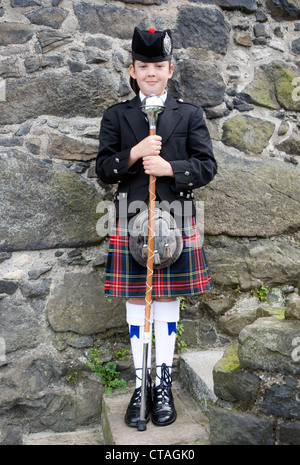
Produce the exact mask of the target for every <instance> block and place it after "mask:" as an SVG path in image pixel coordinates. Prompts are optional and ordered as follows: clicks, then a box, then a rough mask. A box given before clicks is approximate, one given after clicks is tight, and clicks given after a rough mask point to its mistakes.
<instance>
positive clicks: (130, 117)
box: [125, 96, 182, 145]
mask: <svg viewBox="0 0 300 465" xmlns="http://www.w3.org/2000/svg"><path fill="white" fill-rule="evenodd" d="M177 110H178V103H177V102H176V100H175V99H173V98H171V97H168V98H167V100H166V102H165V109H164V111H163V112H162V113H160V114H159V116H158V122H157V128H156V129H157V134H159V135H160V136H161V137H162V141H163V145H164V144H165V143H166V142H167V140H168V139H169V137H170V136H171V134H172V132H173V131H174V129H175V128H176V126H177V124H178V123H179V121H180V120H181V118H182V114H181V113H180V112H179V111H177ZM125 117H126V119H127V121H128V123H129V125H130V127H131V129H132V131H133V133H134V135H135V137H136V139H137V142H139V141H141V140H142V139H144V138H145V137H147V136H148V135H149V126H148V123H147V121H146V118H145V116H144V114H143V113H142V110H141V102H140V99H139V97H138V96H136V97H135V98H133V99H132V100H130V102H129V103H128V107H127V110H126V112H125Z"/></svg>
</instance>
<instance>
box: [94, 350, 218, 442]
mask: <svg viewBox="0 0 300 465" xmlns="http://www.w3.org/2000/svg"><path fill="white" fill-rule="evenodd" d="M222 355H223V351H219V350H218V351H217V350H209V351H197V352H187V353H184V355H182V356H181V357H180V361H179V370H178V372H177V374H176V378H177V379H175V380H174V382H173V388H172V391H173V395H174V402H175V406H176V411H177V419H176V421H175V422H174V423H173V424H171V425H168V426H164V427H163V428H161V427H157V426H155V425H153V424H152V422H151V420H150V421H149V422H148V424H147V429H146V431H138V430H137V429H136V428H132V427H130V426H127V425H126V424H125V421H124V416H125V412H126V408H127V405H128V403H129V401H130V398H131V395H132V392H133V389H134V387H131V388H127V389H126V390H125V391H121V392H120V391H119V392H118V393H114V394H111V395H105V396H104V397H103V401H102V407H103V408H102V430H103V437H104V444H107V445H135V444H141V445H205V444H209V422H208V418H207V415H206V413H208V411H209V405H210V404H211V403H212V402H214V401H215V399H216V396H215V394H214V393H213V378H212V370H213V367H214V365H215V364H216V363H217V361H218V360H219V359H220V358H221V357H222Z"/></svg>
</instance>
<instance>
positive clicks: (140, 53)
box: [132, 27, 173, 63]
mask: <svg viewBox="0 0 300 465" xmlns="http://www.w3.org/2000/svg"><path fill="white" fill-rule="evenodd" d="M172 49H173V42H172V34H171V31H170V30H169V29H166V30H165V31H155V29H154V28H153V27H150V28H149V29H148V31H144V30H141V29H139V28H138V27H136V28H135V29H134V33H133V37H132V58H133V59H135V60H139V61H143V62H144V63H157V62H159V61H166V60H170V59H171V57H172Z"/></svg>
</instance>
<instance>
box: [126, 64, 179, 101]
mask: <svg viewBox="0 0 300 465" xmlns="http://www.w3.org/2000/svg"><path fill="white" fill-rule="evenodd" d="M173 71H174V66H173V65H170V63H169V62H168V61H160V62H158V63H144V62H143V61H139V60H136V61H135V63H134V65H130V67H129V72H130V76H131V77H132V78H133V79H136V80H137V83H138V86H139V88H140V89H141V92H142V93H143V94H144V95H145V96H146V97H148V96H149V95H153V94H154V95H156V96H158V97H159V96H160V95H163V93H164V92H165V88H166V85H167V82H168V79H170V78H171V77H172V76H173Z"/></svg>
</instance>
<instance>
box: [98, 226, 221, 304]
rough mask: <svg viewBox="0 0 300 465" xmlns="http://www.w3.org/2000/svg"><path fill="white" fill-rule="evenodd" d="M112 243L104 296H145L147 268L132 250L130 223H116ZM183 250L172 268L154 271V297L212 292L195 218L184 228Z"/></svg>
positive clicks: (110, 243) (110, 244)
mask: <svg viewBox="0 0 300 465" xmlns="http://www.w3.org/2000/svg"><path fill="white" fill-rule="evenodd" d="M113 229H114V230H113V231H112V235H111V238H110V242H109V251H108V258H107V265H106V279H105V294H106V295H109V296H113V297H127V298H130V297H145V293H146V277H147V268H146V267H143V266H142V265H140V264H139V263H137V262H136V260H135V259H134V258H133V257H132V255H131V253H130V251H129V235H128V221H127V219H124V218H119V219H118V220H117V224H116V226H115V227H114V228H113ZM181 230H182V239H183V250H182V253H181V255H180V257H179V258H178V259H177V260H176V262H174V263H173V264H172V265H170V266H168V267H165V268H161V269H154V273H153V282H152V297H171V296H184V295H187V296H188V295H191V296H192V295H198V294H203V293H206V292H209V291H210V290H211V289H212V282H211V276H210V272H209V269H208V265H207V261H206V257H205V251H204V248H203V246H202V244H201V237H200V233H199V230H198V228H197V225H196V221H195V218H194V217H193V218H190V217H189V218H188V219H185V220H184V224H183V226H182V228H181Z"/></svg>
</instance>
